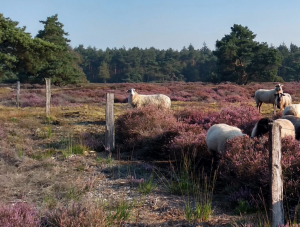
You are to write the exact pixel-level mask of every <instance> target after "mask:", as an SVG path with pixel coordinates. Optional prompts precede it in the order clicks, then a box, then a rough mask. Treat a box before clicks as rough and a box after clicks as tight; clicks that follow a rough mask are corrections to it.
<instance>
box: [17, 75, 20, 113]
mask: <svg viewBox="0 0 300 227" xmlns="http://www.w3.org/2000/svg"><path fill="white" fill-rule="evenodd" d="M16 104H17V108H18V109H19V106H20V81H17V100H16Z"/></svg>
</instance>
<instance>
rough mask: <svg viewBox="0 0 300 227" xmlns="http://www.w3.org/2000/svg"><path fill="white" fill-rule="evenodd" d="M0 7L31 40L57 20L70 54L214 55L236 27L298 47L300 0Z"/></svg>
mask: <svg viewBox="0 0 300 227" xmlns="http://www.w3.org/2000/svg"><path fill="white" fill-rule="evenodd" d="M1 1H4V0H1ZM0 5H1V7H0V13H1V14H3V15H4V17H9V18H11V19H12V20H13V21H18V22H19V26H20V27H23V26H26V31H27V32H29V33H31V35H32V36H33V37H34V36H35V35H37V33H38V31H39V30H42V29H43V24H42V23H40V22H39V21H41V20H43V21H45V20H46V19H47V17H51V16H53V15H55V14H58V21H59V22H61V23H62V24H63V25H64V30H65V32H68V33H69V36H68V39H70V40H71V42H70V45H71V46H72V47H73V48H74V47H78V46H79V45H81V44H82V45H83V46H84V47H85V48H87V47H88V46H91V47H95V48H97V49H102V50H105V49H106V48H117V49H118V48H122V47H125V48H126V49H128V48H133V47H139V48H143V49H145V48H150V47H154V48H156V49H168V48H172V49H174V50H181V49H182V48H183V47H184V46H185V47H188V46H189V45H190V44H192V45H193V46H194V48H195V49H200V48H201V47H203V44H204V43H206V45H207V46H208V47H209V48H210V49H211V50H214V49H215V43H216V41H217V40H221V39H222V38H223V37H224V36H225V35H227V34H230V32H231V27H232V26H233V25H234V24H240V25H242V26H247V27H248V28H249V29H250V30H251V31H252V32H253V33H254V34H256V35H257V36H256V38H255V41H258V42H266V43H268V44H269V45H273V46H275V47H278V46H279V45H280V44H282V43H285V44H286V45H287V46H289V45H290V44H291V43H293V44H295V45H297V46H300V1H298V0H289V1H283V0H281V1H280V0H245V1H243V0H242V1H241V0H9V1H5V3H4V4H0Z"/></svg>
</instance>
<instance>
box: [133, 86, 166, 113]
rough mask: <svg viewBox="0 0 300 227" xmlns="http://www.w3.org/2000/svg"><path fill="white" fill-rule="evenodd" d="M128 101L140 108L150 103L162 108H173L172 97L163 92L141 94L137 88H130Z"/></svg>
mask: <svg viewBox="0 0 300 227" xmlns="http://www.w3.org/2000/svg"><path fill="white" fill-rule="evenodd" d="M127 92H128V93H129V97H128V103H129V104H130V105H131V107H134V108H140V107H145V106H148V105H155V106H157V107H158V108H160V109H170V108H171V99H170V98H169V97H168V96H166V95H163V94H155V95H140V94H138V93H137V92H136V91H135V89H133V88H132V89H129V90H128V91H127Z"/></svg>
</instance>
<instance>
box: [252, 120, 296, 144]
mask: <svg viewBox="0 0 300 227" xmlns="http://www.w3.org/2000/svg"><path fill="white" fill-rule="evenodd" d="M272 122H277V123H279V125H280V126H281V138H283V137H285V136H292V137H293V138H294V139H295V127H294V125H293V124H292V122H290V121H289V120H286V119H277V120H275V121H273V120H271V119H270V118H267V117H266V118H262V119H260V120H259V121H258V122H257V123H256V124H255V126H254V128H253V130H252V133H251V138H253V137H261V136H262V135H264V134H266V133H267V132H269V123H272Z"/></svg>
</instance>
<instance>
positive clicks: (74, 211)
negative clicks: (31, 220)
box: [41, 203, 106, 227]
mask: <svg viewBox="0 0 300 227" xmlns="http://www.w3.org/2000/svg"><path fill="white" fill-rule="evenodd" d="M105 219H106V216H105V213H104V211H103V209H102V208H101V207H95V206H89V207H85V206H83V205H81V204H75V203H74V204H73V205H72V206H65V207H61V208H57V209H54V210H52V211H48V212H47V213H46V214H45V216H44V217H42V221H41V226H45V227H81V226H95V227H102V226H105Z"/></svg>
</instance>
